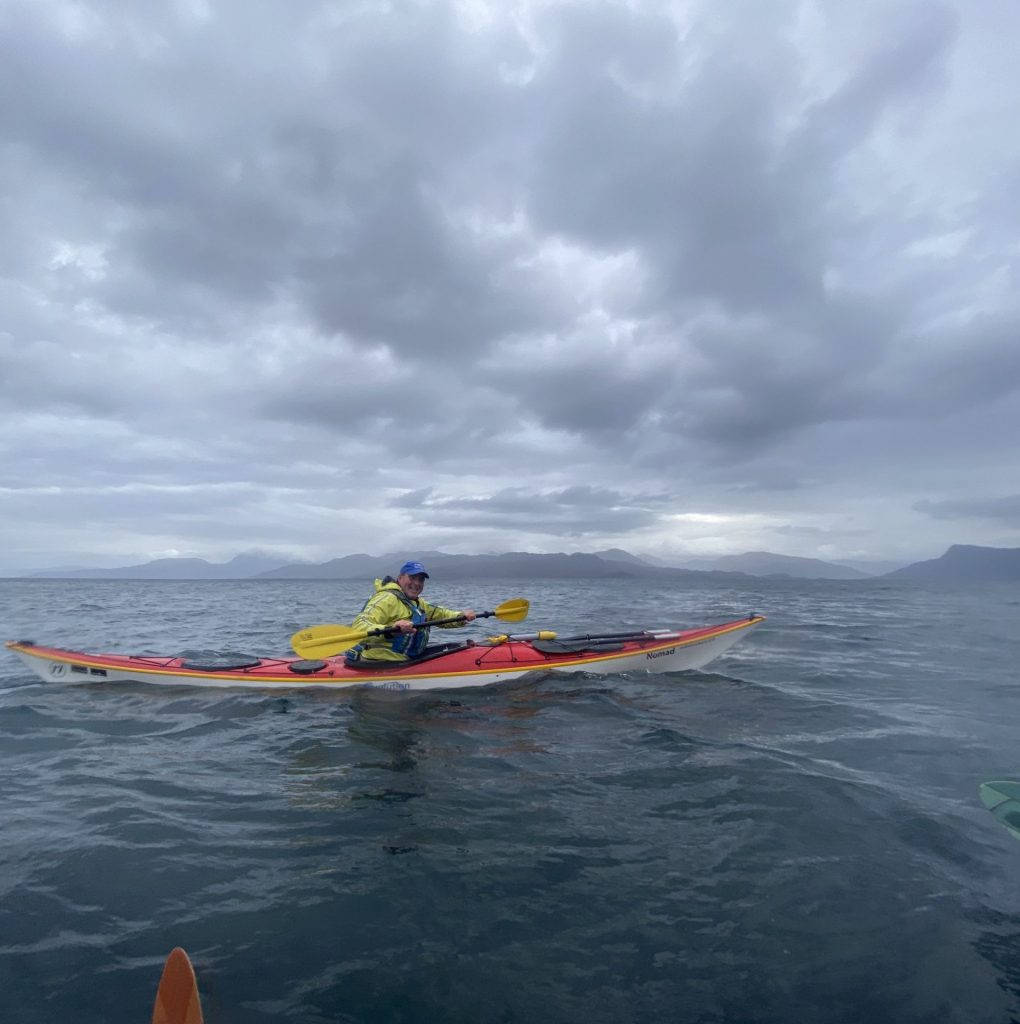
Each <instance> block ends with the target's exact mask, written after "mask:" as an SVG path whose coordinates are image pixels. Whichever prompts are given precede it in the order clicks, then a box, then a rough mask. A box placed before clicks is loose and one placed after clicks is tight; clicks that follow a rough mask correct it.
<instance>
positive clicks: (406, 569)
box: [397, 562, 429, 579]
mask: <svg viewBox="0 0 1020 1024" xmlns="http://www.w3.org/2000/svg"><path fill="white" fill-rule="evenodd" d="M397 575H398V576H424V577H425V579H429V574H428V573H427V572H426V571H425V566H424V565H422V564H421V562H404V564H403V565H402V566H401V567H400V572H398V573H397Z"/></svg>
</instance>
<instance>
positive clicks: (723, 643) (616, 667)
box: [6, 615, 764, 690]
mask: <svg viewBox="0 0 1020 1024" xmlns="http://www.w3.org/2000/svg"><path fill="white" fill-rule="evenodd" d="M762 621H764V618H763V616H760V615H749V616H747V617H745V618H742V619H737V620H735V621H732V622H726V623H721V624H719V625H714V626H704V627H700V628H696V629H687V630H649V631H641V632H635V633H631V634H606V635H603V636H601V637H600V636H585V637H572V638H569V641H565V642H560V643H559V644H558V645H557V644H542V643H541V642H537V643H532V642H530V641H527V640H513V639H511V640H509V641H507V642H504V643H490V642H481V643H476V642H473V641H467V642H465V643H464V644H461V645H457V646H455V647H454V649H452V650H446V651H443V652H442V653H439V654H437V655H436V656H434V657H430V658H424V659H420V660H418V661H415V662H410V663H403V664H397V665H394V666H392V667H391V666H386V667H382V668H371V669H366V668H352V667H350V666H348V665H347V664H346V663H345V662H344V660H343V658H342V657H335V658H329V659H326V660H324V661H321V662H309V661H304V660H302V659H298V658H267V657H254V656H250V655H232V656H231V657H232V659H233V660H228V661H227V662H224V663H223V664H220V665H217V664H216V663H215V662H214V661H212V660H210V658H208V657H207V658H205V659H202V658H196V657H194V656H191V657H189V656H187V655H175V656H169V657H164V656H154V655H148V654H137V655H128V654H92V653H85V652H80V651H72V650H65V649H63V648H59V647H45V646H40V645H38V644H35V643H33V642H31V641H27V640H23V641H11V642H8V643H7V644H6V647H7V649H8V650H10V651H11V652H12V653H14V654H15V655H17V656H19V657H20V658H21V660H22V661H24V662H25V664H26V665H28V667H29V668H31V669H32V671H33V672H35V673H36V675H38V676H39V677H40V678H43V679H46V680H53V681H69V682H86V681H89V682H101V681H109V682H122V681H143V682H150V683H158V684H163V685H193V686H194V685H199V686H218V687H230V686H233V687H258V688H269V689H277V688H288V689H291V688H293V689H304V688H306V687H311V686H316V687H323V686H325V687H350V686H369V687H382V688H387V689H399V690H402V689H439V688H449V687H460V686H484V685H488V684H489V683H492V682H498V681H501V680H504V679H507V678H512V677H519V676H521V675H523V674H524V673H528V672H536V671H549V670H553V671H564V670H566V671H586V672H595V673H606V672H626V671H631V670H634V669H643V670H645V671H653V672H668V671H684V670H687V669H691V668H701V667H702V666H703V665H704V664H706V663H707V662H708V661H711V660H712V659H713V658H715V657H718V655H719V654H721V653H722V652H723V651H725V650H726V649H728V648H729V647H731V646H732V645H733V644H734V643H735V642H736V641H737V640H738V639H739V638H740V636H741V635H743V634H744V633H745V632H747V630H749V629H750V628H753V627H754V626H757V625H758V624H759V623H760V622H762Z"/></svg>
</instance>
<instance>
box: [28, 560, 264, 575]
mask: <svg viewBox="0 0 1020 1024" xmlns="http://www.w3.org/2000/svg"><path fill="white" fill-rule="evenodd" d="M279 565H280V559H279V558H269V557H267V556H265V555H259V554H244V555H237V556H236V557H235V558H232V559H231V560H230V561H229V562H207V561H206V560H205V559H204V558H157V559H155V560H154V561H152V562H145V563H143V564H142V565H125V566H120V567H118V568H115V569H51V570H48V571H46V572H37V573H33V574H32V575H33V576H34V577H41V578H44V579H62V580H73V579H82V580H243V579H248V578H249V577H251V576H256V575H258V574H259V573H262V572H265V571H266V570H267V569H274V568H277V567H278V566H279Z"/></svg>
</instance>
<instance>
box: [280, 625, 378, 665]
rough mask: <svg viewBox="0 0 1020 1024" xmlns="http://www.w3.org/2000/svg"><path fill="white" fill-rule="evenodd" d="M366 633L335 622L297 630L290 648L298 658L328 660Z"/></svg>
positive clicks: (356, 641) (363, 637)
mask: <svg viewBox="0 0 1020 1024" xmlns="http://www.w3.org/2000/svg"><path fill="white" fill-rule="evenodd" d="M366 636H368V633H367V632H366V631H365V630H363V629H360V630H359V629H352V628H351V627H350V626H341V625H340V624H339V623H337V622H329V623H325V624H323V625H321V626H308V627H306V628H305V629H299V630H298V631H297V632H296V633H295V634H294V635H293V636H292V637H291V638H290V646H291V647H292V648H293V650H294V653H295V654H296V655H297V656H298V657H299V658H328V657H332V655H334V654H340V653H342V652H343V651H346V650H347V648H348V647H353V646H354V645H355V644H356V643H358V641H359V640H364V639H365V637H366Z"/></svg>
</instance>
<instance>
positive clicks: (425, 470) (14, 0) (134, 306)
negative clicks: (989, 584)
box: [0, 0, 1020, 574]
mask: <svg viewBox="0 0 1020 1024" xmlns="http://www.w3.org/2000/svg"><path fill="white" fill-rule="evenodd" d="M1017 38H1020V5H1018V4H1016V3H1015V2H1013V0H982V2H980V3H974V2H972V0H960V2H958V3H949V2H943V0H905V2H902V3H899V2H893V0H889V2H868V0H865V2H861V0H857V2H854V3H845V2H843V0H827V2H785V0H748V2H732V0H728V2H726V3H719V2H718V0H694V2H686V0H672V2H666V0H630V2H602V0H579V2H558V0H547V2H538V0H536V2H529V0H521V2H515V0H492V2H487V0H463V2H447V0H437V2H426V0H418V2H403V0H390V2H382V0H378V2H377V0H360V2H359V0H340V2H336V3H315V2H297V0H276V2H272V0H260V2H251V0H222V2H221V0H177V2H168V0H158V2H157V0H81V2H57V0H0V96H2V102H0V178H2V189H0V395H2V398H0V417H2V430H0V453H2V456H0V457H2V464H0V574H4V573H6V574H13V573H18V572H23V571H28V570H31V569H36V568H38V569H41V568H47V567H51V566H70V565H117V564H128V563H132V562H137V561H144V560H147V559H149V558H155V557H163V556H167V555H175V554H177V555H182V556H185V555H186V556H201V557H205V558H209V559H210V560H213V561H222V560H225V559H227V558H230V557H231V556H233V555H235V554H237V553H239V552H241V551H246V550H251V549H261V550H263V551H267V552H272V553H276V554H279V555H282V556H284V557H295V558H298V557H302V558H311V559H315V560H323V559H326V558H329V557H334V556H336V555H343V554H347V553H352V552H359V551H364V552H368V553H372V554H379V553H383V552H388V551H397V550H400V551H407V552H408V553H413V552H414V551H416V550H430V549H437V548H438V549H441V550H446V551H451V552H482V551H507V550H531V551H578V550H588V551H590V550H597V549H600V548H603V547H608V546H619V547H624V548H626V549H628V550H630V551H633V552H635V553H638V554H642V553H644V554H652V555H657V556H660V557H672V556H678V555H682V554H685V553H686V554H691V555H706V554H714V553H736V552H741V551H745V550H751V549H765V550H770V551H776V552H781V553H785V554H793V555H805V556H810V557H819V558H825V559H829V560H840V559H871V558H873V559H894V560H900V561H912V560H916V559H921V558H930V557H935V556H937V555H939V554H941V552H942V551H943V550H944V549H945V547H946V546H947V545H948V544H950V543H954V542H963V543H978V544H991V545H998V546H1018V545H1020V457H1018V451H1020V329H1018V328H1020V288H1018V282H1017V271H1018V261H1020V234H1018V219H1020V217H1018V210H1020V131H1018V128H1017V126H1018V124H1020V70H1018V62H1017V61H1016V57H1015V53H1016V40H1017Z"/></svg>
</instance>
